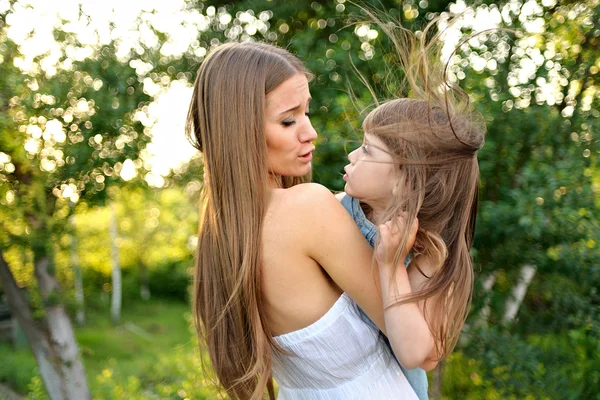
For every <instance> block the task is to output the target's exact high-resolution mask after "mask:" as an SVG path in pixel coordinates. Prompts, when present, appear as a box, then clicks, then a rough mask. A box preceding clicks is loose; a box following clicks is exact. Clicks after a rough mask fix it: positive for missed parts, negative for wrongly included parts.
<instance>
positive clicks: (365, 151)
mask: <svg viewBox="0 0 600 400" xmlns="http://www.w3.org/2000/svg"><path fill="white" fill-rule="evenodd" d="M360 148H361V149H362V151H363V153H365V154H369V149H368V148H367V145H366V144H363V145H362V146H360Z"/></svg>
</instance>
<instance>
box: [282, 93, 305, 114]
mask: <svg viewBox="0 0 600 400" xmlns="http://www.w3.org/2000/svg"><path fill="white" fill-rule="evenodd" d="M311 100H312V97H309V98H308V100H307V101H306V105H309V104H310V101H311ZM300 107H302V104H298V105H295V106H293V107H291V108H288V109H287V110H285V111H282V112H280V113H279V115H282V114H285V113H288V112H290V111H296V110H298V109H300Z"/></svg>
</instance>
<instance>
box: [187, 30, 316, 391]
mask: <svg viewBox="0 0 600 400" xmlns="http://www.w3.org/2000/svg"><path fill="white" fill-rule="evenodd" d="M298 72H300V73H305V74H307V76H308V73H307V71H306V70H305V68H304V66H303V64H302V63H301V62H300V61H299V60H298V59H297V58H296V57H295V56H293V55H291V54H290V53H289V52H287V51H286V50H283V49H280V48H277V47H274V46H271V45H267V44H262V43H250V42H248V43H229V44H224V45H221V46H219V47H218V48H216V49H215V50H213V51H212V52H211V53H210V54H209V55H208V56H207V57H206V59H205V60H204V62H203V63H202V65H201V66H200V69H199V71H198V76H197V78H196V82H195V84H194V93H193V98H192V102H191V105H190V109H189V113H188V120H187V126H186V128H187V135H188V138H189V139H190V140H191V142H192V143H193V144H194V146H195V147H196V148H197V149H198V150H200V151H201V152H202V156H203V161H204V176H205V181H204V187H203V190H202V195H201V211H200V226H199V234H198V250H197V256H196V266H195V273H194V283H193V284H194V287H193V314H194V320H195V325H196V329H197V331H198V335H199V337H200V339H201V343H202V341H204V343H205V344H206V347H207V349H208V354H209V356H210V360H211V363H212V365H213V368H214V370H215V373H216V376H217V378H218V380H219V384H220V385H221V386H222V387H223V388H224V389H225V390H226V391H227V394H228V395H229V396H230V397H231V398H232V399H243V400H247V399H262V398H263V397H264V395H265V388H268V392H269V397H270V398H271V399H273V398H274V392H273V385H272V378H271V353H272V349H273V348H274V347H275V348H276V346H275V343H274V342H273V340H272V335H271V333H270V332H269V329H268V326H267V324H266V319H265V315H264V307H263V304H262V300H261V299H262V297H261V286H260V282H261V279H260V273H261V265H262V257H261V232H262V225H263V220H264V215H265V211H266V207H267V201H268V184H269V166H268V158H267V146H266V139H265V133H264V112H265V103H266V95H267V94H268V93H269V92H271V91H272V90H273V89H275V88H276V87H277V86H279V85H280V84H281V83H283V82H284V81H285V80H287V79H288V78H290V77H292V76H293V75H295V74H297V73H298ZM307 179H309V177H302V178H289V177H286V178H282V177H280V179H279V180H280V183H281V185H282V186H283V187H289V186H292V185H294V184H297V183H301V182H303V181H305V180H307Z"/></svg>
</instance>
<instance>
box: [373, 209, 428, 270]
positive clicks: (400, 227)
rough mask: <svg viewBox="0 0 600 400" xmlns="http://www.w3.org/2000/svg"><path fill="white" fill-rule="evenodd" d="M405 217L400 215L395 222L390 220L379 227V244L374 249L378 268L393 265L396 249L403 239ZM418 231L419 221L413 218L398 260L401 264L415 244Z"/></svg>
mask: <svg viewBox="0 0 600 400" xmlns="http://www.w3.org/2000/svg"><path fill="white" fill-rule="evenodd" d="M406 217H407V214H406V213H402V214H400V215H399V216H398V217H397V218H396V219H395V220H390V221H387V222H386V223H385V224H382V225H379V243H378V244H377V246H376V248H375V258H376V259H377V263H378V264H379V267H380V268H382V267H384V266H386V267H390V266H392V265H393V263H394V257H395V255H396V252H397V251H398V247H399V246H400V244H401V243H402V241H403V239H404V237H403V233H404V232H406V224H407V222H406ZM418 229H419V220H418V219H417V218H415V219H414V221H413V222H412V225H411V226H410V229H409V230H408V237H407V238H406V244H405V245H404V248H403V249H402V253H401V255H400V258H399V260H400V261H401V262H404V259H405V258H406V256H407V255H408V252H409V251H410V249H411V248H412V246H413V245H414V244H415V239H416V238H417V230H418Z"/></svg>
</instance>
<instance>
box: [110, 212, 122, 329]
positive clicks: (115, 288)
mask: <svg viewBox="0 0 600 400" xmlns="http://www.w3.org/2000/svg"><path fill="white" fill-rule="evenodd" d="M111 211H112V212H111V221H110V222H111V223H110V242H111V247H110V248H111V259H112V302H111V308H110V317H111V319H112V322H113V324H116V323H118V322H119V320H120V319H121V266H120V265H119V247H118V245H117V235H118V233H117V210H116V208H115V205H114V203H112V204H111Z"/></svg>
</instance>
